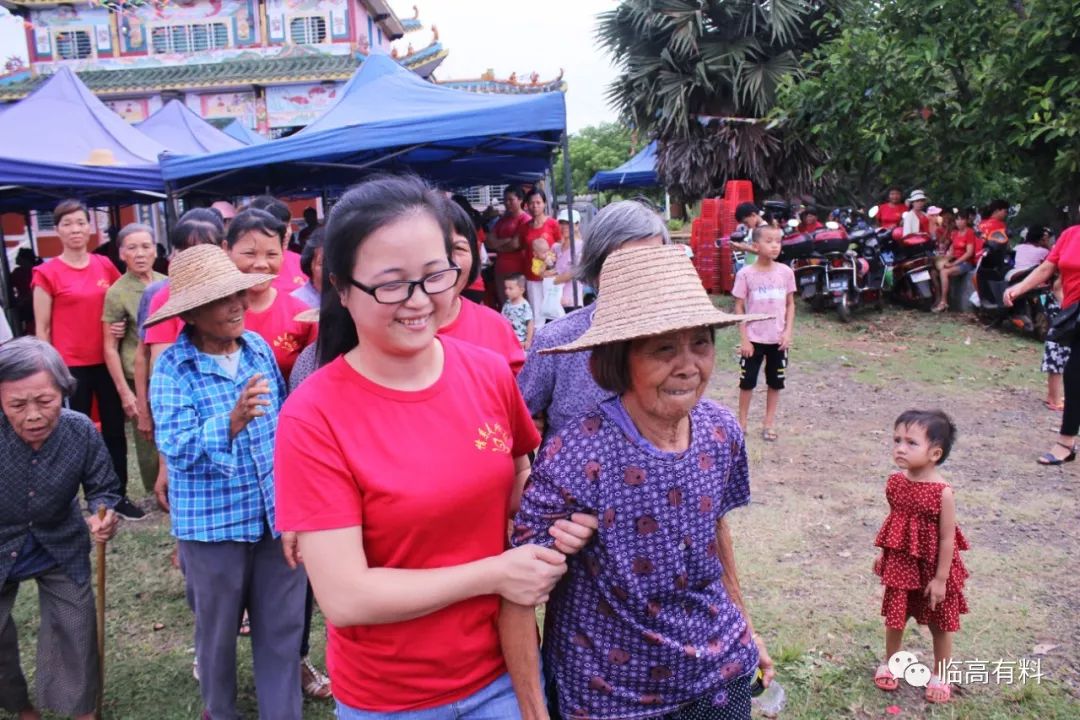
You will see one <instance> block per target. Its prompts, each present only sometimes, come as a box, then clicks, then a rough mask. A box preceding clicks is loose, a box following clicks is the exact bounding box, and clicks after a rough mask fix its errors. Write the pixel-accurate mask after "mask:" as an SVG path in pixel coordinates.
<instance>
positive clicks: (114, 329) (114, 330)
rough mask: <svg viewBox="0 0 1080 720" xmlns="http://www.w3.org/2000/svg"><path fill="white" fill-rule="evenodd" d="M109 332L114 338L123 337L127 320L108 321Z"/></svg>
mask: <svg viewBox="0 0 1080 720" xmlns="http://www.w3.org/2000/svg"><path fill="white" fill-rule="evenodd" d="M109 334H110V335H112V336H113V337H114V338H118V339H121V340H122V339H123V338H124V335H126V334H127V321H126V320H121V321H119V322H114V323H109Z"/></svg>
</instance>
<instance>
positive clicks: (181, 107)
mask: <svg viewBox="0 0 1080 720" xmlns="http://www.w3.org/2000/svg"><path fill="white" fill-rule="evenodd" d="M135 127H137V128H138V129H139V130H140V131H142V133H143V134H145V135H147V136H149V137H150V138H152V139H154V140H157V141H158V142H159V143H161V144H162V145H164V146H165V147H167V148H168V149H169V151H170V152H174V153H178V154H181V155H205V154H206V153H211V152H218V151H220V150H235V149H236V148H241V147H246V146H247V144H248V143H245V142H241V141H240V140H237V139H236V138H234V137H232V136H230V135H226V134H225V133H223V132H222V131H221V130H218V129H217V128H216V127H214V126H213V125H211V124H210V123H208V122H206V121H205V120H203V119H202V118H201V117H199V116H198V115H196V114H195V113H194V112H192V111H191V110H190V109H189V108H188V106H187V105H185V104H184V103H182V102H180V101H179V100H170V101H169V102H168V103H166V104H165V106H164V107H163V108H161V109H160V110H158V111H157V112H156V113H154V114H153V115H151V116H150V117H148V118H146V119H145V120H143V121H142V122H141V123H138V124H136V125H135Z"/></svg>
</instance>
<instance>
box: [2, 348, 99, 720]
mask: <svg viewBox="0 0 1080 720" xmlns="http://www.w3.org/2000/svg"><path fill="white" fill-rule="evenodd" d="M74 388H75V379H74V378H73V377H72V375H71V373H70V372H69V371H68V369H67V367H66V366H65V365H64V362H63V360H61V358H60V354H59V353H58V352H57V351H56V350H55V349H54V348H53V347H52V346H51V345H49V344H48V343H46V342H44V341H42V340H38V339H37V338H32V337H23V338H19V339H18V340H13V341H11V342H10V343H7V344H5V345H4V346H3V347H2V348H0V406H2V407H3V416H2V417H0V708H3V709H4V710H7V711H10V712H12V713H16V716H17V717H18V718H19V720H37V719H38V718H40V717H41V714H40V712H39V708H40V709H46V710H50V711H52V712H55V713H58V714H60V715H67V716H71V717H75V718H83V719H89V718H93V717H94V708H95V704H96V701H97V700H98V699H99V698H98V694H99V681H100V668H99V664H98V663H99V655H98V645H97V643H96V642H95V637H94V636H95V617H94V594H93V591H92V589H91V585H90V561H89V559H88V558H87V555H88V553H89V551H90V537H91V536H93V538H94V540H95V541H96V542H98V543H105V542H106V541H108V540H109V538H111V537H112V536H113V534H114V533H115V532H116V527H117V516H116V514H115V513H114V512H113V510H112V508H113V507H115V505H116V504H117V503H118V502H119V501H120V481H119V479H118V478H117V477H116V473H115V472H114V471H113V466H112V463H111V461H110V457H109V452H108V450H106V448H105V443H104V441H103V440H102V438H101V434H100V433H99V432H98V431H97V429H96V428H95V427H94V424H93V423H92V422H91V421H90V418H88V417H86V416H85V415H83V414H81V413H77V412H74V411H72V410H66V409H64V408H63V401H64V398H65V397H68V396H70V394H71V393H72V391H73V390H74ZM80 488H82V491H83V496H84V497H85V498H86V505H87V508H88V509H89V510H90V511H91V515H90V516H89V518H87V519H86V520H84V519H83V515H82V513H81V512H80V510H79V505H78V493H79V489H80ZM101 508H106V510H105V512H104V514H101V513H99V512H98V511H99V510H100V509H101ZM87 526H89V532H87ZM29 580H34V581H36V582H37V586H38V597H39V598H40V604H41V629H40V630H39V632H38V640H37V678H36V684H37V703H36V705H35V704H32V703H31V702H30V696H29V693H28V690H27V683H26V678H25V676H24V675H23V672H22V669H21V667H20V665H19V648H18V635H17V631H16V628H15V622H14V620H13V619H12V617H11V610H12V607H13V606H14V604H15V596H16V594H17V593H18V590H19V585H20V584H21V583H22V582H25V581H29Z"/></svg>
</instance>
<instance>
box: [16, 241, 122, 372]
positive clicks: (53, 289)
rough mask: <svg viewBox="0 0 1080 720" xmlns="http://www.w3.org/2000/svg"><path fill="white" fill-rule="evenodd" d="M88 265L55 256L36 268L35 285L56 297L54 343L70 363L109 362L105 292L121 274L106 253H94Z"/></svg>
mask: <svg viewBox="0 0 1080 720" xmlns="http://www.w3.org/2000/svg"><path fill="white" fill-rule="evenodd" d="M89 257H90V262H89V263H88V264H87V266H86V267H84V268H73V267H71V266H70V265H68V264H67V263H66V262H64V261H63V260H61V259H60V258H54V259H52V260H50V261H49V262H47V263H44V264H43V265H38V266H37V267H36V268H34V271H33V280H32V281H31V283H30V286H31V287H39V288H41V289H42V290H44V291H45V292H46V293H48V295H49V297H51V298H52V345H53V347H54V348H56V351H57V352H58V353H60V357H61V358H62V359H63V361H64V364H65V365H67V366H68V367H85V366H87V365H101V364H102V363H103V362H105V339H104V335H103V331H102V327H101V311H102V310H103V309H104V308H105V293H106V292H108V290H109V288H110V287H111V286H112V284H113V283H114V282H116V281H117V279H118V278H119V277H120V273H119V271H117V269H116V266H115V265H113V264H112V262H111V261H110V260H109V258H107V257H105V256H104V255H93V254H92V255H90V256H89Z"/></svg>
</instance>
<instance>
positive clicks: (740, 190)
mask: <svg viewBox="0 0 1080 720" xmlns="http://www.w3.org/2000/svg"><path fill="white" fill-rule="evenodd" d="M724 199H725V200H730V201H731V202H732V203H734V204H735V205H738V204H739V203H744V202H754V184H753V183H752V182H750V181H749V180H728V181H727V184H726V185H725V186H724Z"/></svg>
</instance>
